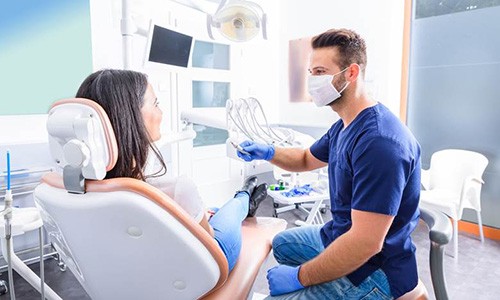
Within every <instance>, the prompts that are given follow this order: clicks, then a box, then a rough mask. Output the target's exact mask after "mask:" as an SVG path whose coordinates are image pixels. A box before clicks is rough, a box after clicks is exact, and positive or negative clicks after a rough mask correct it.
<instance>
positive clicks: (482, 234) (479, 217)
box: [476, 211, 484, 243]
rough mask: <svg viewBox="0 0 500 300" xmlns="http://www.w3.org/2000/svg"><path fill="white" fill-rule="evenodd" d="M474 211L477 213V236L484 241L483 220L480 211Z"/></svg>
mask: <svg viewBox="0 0 500 300" xmlns="http://www.w3.org/2000/svg"><path fill="white" fill-rule="evenodd" d="M476 213H477V225H478V226H479V236H480V237H481V243H484V233H483V220H482V219H481V212H480V211H476Z"/></svg>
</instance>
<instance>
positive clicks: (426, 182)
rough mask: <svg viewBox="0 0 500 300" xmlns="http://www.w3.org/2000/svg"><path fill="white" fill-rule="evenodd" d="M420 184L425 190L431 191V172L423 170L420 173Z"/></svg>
mask: <svg viewBox="0 0 500 300" xmlns="http://www.w3.org/2000/svg"><path fill="white" fill-rule="evenodd" d="M420 183H421V184H422V186H423V187H424V189H425V190H428V189H430V185H431V172H430V170H424V169H422V170H421V172H420Z"/></svg>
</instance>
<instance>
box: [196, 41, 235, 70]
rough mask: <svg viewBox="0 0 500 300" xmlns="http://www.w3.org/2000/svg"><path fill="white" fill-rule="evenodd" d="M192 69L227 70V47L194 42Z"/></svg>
mask: <svg viewBox="0 0 500 300" xmlns="http://www.w3.org/2000/svg"><path fill="white" fill-rule="evenodd" d="M193 67H195V68H207V69H219V70H229V45H224V44H217V43H210V42H202V41H195V43H194V50H193Z"/></svg>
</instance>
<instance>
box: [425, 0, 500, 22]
mask: <svg viewBox="0 0 500 300" xmlns="http://www.w3.org/2000/svg"><path fill="white" fill-rule="evenodd" d="M499 5H500V0H442V1H436V0H419V1H417V3H416V8H415V18H416V19H420V18H427V17H433V16H440V15H447V14H452V13H457V12H462V11H470V10H475V9H480V8H486V7H492V6H499Z"/></svg>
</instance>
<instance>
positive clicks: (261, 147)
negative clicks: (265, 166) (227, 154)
mask: <svg viewBox="0 0 500 300" xmlns="http://www.w3.org/2000/svg"><path fill="white" fill-rule="evenodd" d="M240 146H241V147H242V148H243V150H245V151H246V152H248V154H243V153H241V152H240V151H237V152H236V153H237V154H238V157H239V158H241V159H243V160H244V161H252V160H254V159H264V160H271V159H272V158H273V156H274V145H267V144H258V143H255V142H252V141H244V142H243V143H241V144H240Z"/></svg>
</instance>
